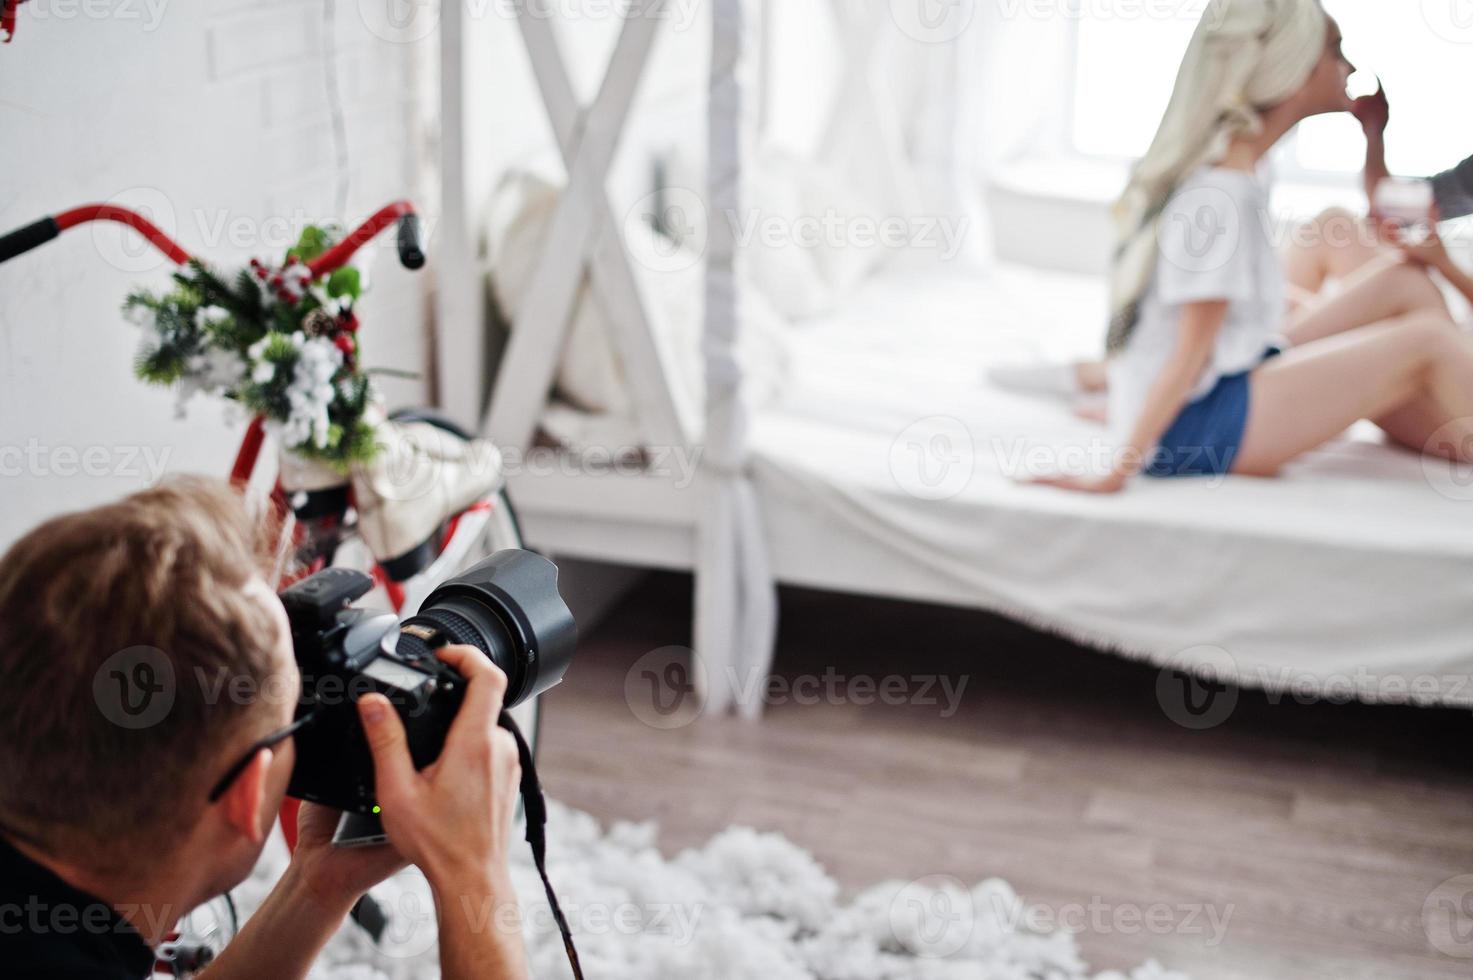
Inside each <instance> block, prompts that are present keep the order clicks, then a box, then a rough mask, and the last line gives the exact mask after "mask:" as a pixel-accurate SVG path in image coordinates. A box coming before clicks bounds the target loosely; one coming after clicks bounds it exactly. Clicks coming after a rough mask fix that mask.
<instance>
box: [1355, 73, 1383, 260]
mask: <svg viewBox="0 0 1473 980" xmlns="http://www.w3.org/2000/svg"><path fill="white" fill-rule="evenodd" d="M1350 112H1351V114H1352V115H1354V116H1355V118H1356V119H1357V120H1358V121H1359V122H1360V128H1361V131H1362V132H1364V133H1365V134H1366V166H1365V174H1364V181H1365V189H1366V199H1367V200H1368V201H1369V202H1370V211H1371V225H1372V227H1375V228H1378V229H1383V231H1384V228H1383V224H1384V219H1383V218H1382V216H1381V215H1379V214H1378V213H1377V212H1376V188H1377V187H1379V186H1380V185H1381V181H1383V180H1385V179H1387V178H1388V177H1390V176H1391V171H1390V170H1389V169H1388V168H1387V166H1386V127H1387V126H1388V125H1389V124H1390V123H1391V103H1390V101H1389V100H1388V99H1387V98H1386V89H1384V88H1382V87H1380V86H1377V88H1376V94H1375V95H1363V96H1361V97H1360V98H1358V99H1356V100H1355V101H1354V102H1352V103H1351V104H1350Z"/></svg>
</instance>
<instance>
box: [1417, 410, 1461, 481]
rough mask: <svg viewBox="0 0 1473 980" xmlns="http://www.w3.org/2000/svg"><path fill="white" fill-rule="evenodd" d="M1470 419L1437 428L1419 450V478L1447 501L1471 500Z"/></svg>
mask: <svg viewBox="0 0 1473 980" xmlns="http://www.w3.org/2000/svg"><path fill="white" fill-rule="evenodd" d="M1470 461H1473V418H1461V419H1453V420H1452V421H1451V422H1447V423H1445V424H1443V425H1441V426H1439V427H1438V428H1437V430H1436V431H1435V432H1433V433H1432V435H1431V436H1429V437H1428V439H1427V442H1426V445H1424V446H1423V447H1422V476H1423V478H1424V479H1426V481H1427V485H1428V486H1430V487H1431V488H1432V489H1433V490H1436V491H1437V492H1438V493H1439V494H1441V495H1442V496H1444V497H1446V498H1448V499H1449V500H1473V462H1470Z"/></svg>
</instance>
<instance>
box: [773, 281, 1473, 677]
mask: <svg viewBox="0 0 1473 980" xmlns="http://www.w3.org/2000/svg"><path fill="white" fill-rule="evenodd" d="M1103 310H1104V301H1103V287H1102V285H1101V284H1100V283H1099V282H1098V281H1096V280H1092V279H1083V278H1078V277H1069V276H1060V275H1055V274H1044V273H1037V272H1030V271H1026V270H1020V269H1008V268H1006V267H1003V268H1001V269H999V270H998V272H997V274H996V275H994V276H992V277H990V278H989V279H987V280H976V279H973V280H959V279H953V280H947V279H943V278H936V277H931V278H926V279H909V280H894V279H892V280H881V281H878V282H875V283H873V284H871V285H869V286H867V287H866V288H865V290H864V291H863V292H861V293H860V294H859V295H857V296H856V297H855V298H854V302H853V304H852V307H851V308H850V309H849V310H848V311H847V312H846V313H845V314H844V315H842V316H836V317H833V318H829V319H827V320H824V321H822V322H816V323H812V324H808V325H806V326H804V327H801V328H798V330H797V331H796V336H795V338H794V340H793V348H792V363H791V376H792V377H793V378H796V379H801V382H800V383H797V384H794V385H792V386H791V388H790V390H789V391H788V392H787V393H786V394H785V395H783V396H782V398H781V399H780V401H779V402H778V403H777V404H776V405H773V406H770V407H769V408H768V409H766V410H764V411H763V412H762V413H761V414H760V415H759V416H758V418H757V419H756V420H755V422H754V428H753V433H752V436H753V446H754V457H755V458H754V466H755V472H756V479H757V486H758V488H759V492H760V494H761V498H762V500H763V506H764V510H765V511H766V512H768V513H770V514H772V515H773V516H774V520H775V522H776V523H777V524H779V525H782V526H783V527H786V528H787V529H789V530H793V529H800V528H801V526H802V523H803V522H808V523H813V524H821V525H823V530H822V531H821V532H819V531H816V532H815V534H814V535H812V536H809V537H808V539H807V541H805V542H801V543H799V542H794V541H792V540H790V537H791V535H790V534H788V533H786V532H784V530H783V529H782V527H779V528H777V529H775V530H774V531H773V534H774V539H773V540H772V541H771V542H770V543H771V546H772V550H773V552H774V555H775V560H776V564H777V567H778V573H779V575H780V576H783V577H787V578H790V579H797V580H803V581H809V582H811V583H813V584H822V581H821V580H822V579H824V578H825V577H826V572H825V570H824V568H823V562H824V561H825V558H824V556H823V555H821V554H820V555H815V554H814V553H813V551H814V548H813V546H812V545H813V543H814V542H817V541H825V540H827V541H841V540H846V539H847V540H851V541H854V542H856V543H857V544H862V545H863V546H865V547H866V548H868V549H869V550H870V551H875V550H879V551H880V552H881V553H883V554H889V555H893V557H894V564H893V566H892V571H891V574H893V575H894V580H893V585H894V589H895V591H896V592H897V593H898V594H900V595H909V596H916V595H920V596H926V595H930V594H932V593H934V592H937V591H938V590H939V587H940V586H941V585H942V583H944V591H945V592H946V595H945V596H944V598H946V599H947V600H948V601H960V602H966V603H970V604H975V605H977V606H980V607H983V608H988V609H992V610H995V611H998V612H1002V613H1006V614H1010V615H1013V616H1017V617H1020V618H1022V619H1025V620H1028V621H1030V622H1033V623H1036V624H1041V625H1045V626H1047V627H1050V628H1052V629H1055V630H1057V631H1059V632H1061V633H1064V634H1066V635H1070V636H1073V637H1075V638H1077V639H1080V640H1083V641H1087V642H1090V643H1092V644H1095V645H1099V646H1104V647H1107V648H1110V649H1114V650H1117V651H1120V652H1123V653H1127V654H1130V655H1135V656H1143V657H1147V658H1149V659H1150V660H1152V661H1156V662H1161V663H1166V662H1173V661H1174V662H1182V660H1183V658H1185V659H1186V660H1187V661H1190V662H1192V663H1201V662H1205V663H1207V664H1209V665H1210V666H1212V667H1213V668H1215V669H1217V670H1218V671H1219V672H1222V671H1232V672H1235V673H1236V674H1237V677H1238V680H1239V681H1240V682H1241V683H1245V684H1248V685H1251V686H1257V687H1263V688H1267V689H1270V690H1275V691H1285V690H1288V691H1299V692H1306V693H1307V692H1311V691H1313V692H1318V693H1320V694H1322V695H1328V696H1334V697H1349V696H1351V695H1352V694H1353V695H1355V696H1357V697H1359V698H1361V699H1363V700H1370V701H1402V700H1408V699H1413V700H1420V701H1435V702H1439V703H1447V704H1473V691H1470V690H1469V689H1468V688H1469V686H1470V685H1469V681H1468V676H1469V674H1470V671H1473V631H1470V630H1469V628H1468V627H1469V626H1470V625H1473V519H1470V518H1473V474H1469V473H1468V472H1467V471H1456V470H1454V469H1453V468H1451V467H1450V466H1449V465H1448V464H1443V463H1440V462H1430V461H1429V462H1424V461H1422V460H1420V459H1419V458H1418V457H1417V456H1415V455H1414V454H1411V453H1409V452H1405V451H1403V450H1399V449H1395V448H1391V447H1388V446H1384V445H1381V444H1380V443H1379V440H1378V438H1377V437H1376V435H1375V434H1374V430H1369V431H1365V432H1363V431H1360V430H1355V431H1354V432H1353V433H1352V435H1351V436H1350V437H1349V438H1346V439H1343V440H1340V441H1337V442H1335V443H1333V444H1331V445H1329V446H1327V447H1325V448H1323V449H1322V450H1320V451H1318V452H1315V453H1313V454H1311V455H1310V456H1309V457H1307V458H1306V459H1304V460H1303V461H1301V462H1299V463H1297V464H1295V465H1294V466H1292V467H1291V468H1289V469H1288V470H1287V471H1286V472H1285V474H1284V475H1283V476H1282V477H1280V478H1278V479H1274V480H1253V479H1247V478H1232V477H1230V478H1226V479H1224V480H1171V481H1154V480H1146V479H1140V480H1137V481H1135V482H1134V483H1133V484H1132V485H1131V486H1130V487H1129V488H1128V489H1127V490H1126V492H1124V493H1123V494H1120V495H1116V496H1111V497H1102V498H1096V497H1088V496H1084V495H1078V494H1069V493H1065V492H1062V491H1055V490H1050V489H1042V488H1036V487H1024V486H1019V485H1017V484H1015V483H1014V482H1013V481H1011V480H1010V479H1008V478H1007V476H1005V475H1004V474H1005V473H1007V472H1010V471H1013V470H1015V469H1016V466H1010V465H1009V464H1010V461H1012V462H1013V463H1016V462H1017V461H1018V460H1020V459H1026V458H1028V457H1026V456H1022V455H1020V454H1022V453H1024V452H1025V451H1027V450H1033V451H1034V452H1041V453H1042V455H1040V456H1039V457H1038V458H1037V459H1036V460H1034V461H1035V462H1036V463H1045V462H1046V461H1047V460H1048V459H1049V458H1051V457H1053V456H1055V455H1056V454H1057V451H1058V450H1060V449H1062V448H1064V447H1071V446H1073V447H1082V446H1089V445H1090V444H1092V443H1094V444H1102V442H1103V438H1104V433H1103V430H1102V429H1101V428H1100V427H1097V426H1094V425H1092V424H1091V423H1088V422H1084V421H1081V420H1078V419H1075V418H1073V417H1072V416H1071V415H1070V413H1069V412H1068V411H1067V409H1066V408H1064V407H1063V406H1062V405H1053V404H1049V403H1047V402H1042V401H1039V400H1036V399H1030V398H1025V397H1019V396H1015V395H1010V394H1007V393H1004V392H1000V391H997V390H993V389H990V388H989V387H987V386H986V385H985V384H984V383H983V382H982V381H981V376H980V372H981V370H982V368H983V366H984V365H985V364H987V363H989V362H993V361H1004V360H1005V361H1016V360H1019V359H1027V358H1028V357H1034V356H1037V357H1064V356H1072V355H1079V354H1089V353H1091V352H1093V351H1094V350H1096V349H1097V347H1098V338H1099V335H1100V329H1101V327H1100V324H1101V323H1102V322H1103ZM968 443H969V444H968ZM918 447H919V448H918ZM923 461H924V462H925V463H926V464H927V465H928V466H929V469H928V470H927V471H925V472H924V473H923V472H922V471H921V470H920V469H918V466H919V465H920V463H921V462H923ZM943 467H947V468H946V469H943ZM927 480H929V481H931V483H934V484H935V486H934V487H933V486H931V485H930V484H928V483H927ZM952 491H954V493H953V492H952ZM935 497H941V499H932V498H935ZM783 515H785V516H783ZM795 515H796V516H795ZM836 536H837V537H836ZM833 554H834V557H833V559H832V560H833V561H834V562H836V563H837V562H843V561H847V560H849V559H847V558H845V557H844V549H842V548H836V549H834V551H833ZM795 570H796V571H795ZM830 571H831V572H832V573H833V577H834V578H836V579H837V580H839V581H843V580H844V578H845V576H844V574H843V573H842V571H841V570H840V569H839V568H837V567H835V568H833V569H831V570H830ZM785 572H792V574H785ZM850 577H851V578H852V575H851V576H850ZM871 577H873V576H871ZM885 586H886V583H885V581H883V580H880V581H875V582H874V583H873V587H872V588H870V589H867V591H875V592H880V591H884V590H885Z"/></svg>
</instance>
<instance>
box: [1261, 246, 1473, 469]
mask: <svg viewBox="0 0 1473 980" xmlns="http://www.w3.org/2000/svg"><path fill="white" fill-rule="evenodd" d="M1357 275H1358V278H1357V279H1356V281H1355V282H1354V283H1353V284H1351V285H1350V286H1349V287H1347V288H1346V289H1345V291H1344V292H1342V293H1340V295H1338V296H1335V297H1333V298H1331V299H1329V300H1326V301H1325V302H1323V303H1321V304H1319V305H1318V306H1315V307H1314V308H1312V309H1309V310H1307V311H1305V312H1303V313H1301V314H1300V315H1299V316H1297V317H1296V318H1294V319H1293V320H1291V321H1290V324H1289V327H1288V329H1287V330H1286V331H1285V334H1286V335H1287V336H1288V338H1289V341H1290V343H1292V344H1294V345H1295V346H1300V345H1303V344H1307V343H1312V342H1313V341H1316V340H1321V339H1323V338H1325V337H1329V336H1333V335H1334V334H1337V333H1343V332H1345V331H1347V330H1353V329H1355V328H1357V327H1363V326H1366V325H1368V324H1372V323H1380V322H1382V321H1385V320H1392V319H1395V318H1398V317H1404V316H1408V315H1410V314H1414V313H1419V312H1424V313H1429V314H1435V315H1437V316H1438V317H1440V318H1442V319H1443V321H1444V323H1445V325H1446V326H1447V327H1448V328H1450V329H1455V328H1454V325H1453V322H1452V319H1451V316H1450V314H1449V313H1448V309H1447V303H1446V301H1445V300H1444V299H1443V297H1442V291H1441V290H1440V289H1438V288H1437V285H1436V283H1434V282H1433V281H1432V278H1431V276H1429V275H1428V274H1427V272H1426V271H1425V270H1424V269H1420V268H1418V267H1416V266H1413V265H1407V264H1396V265H1389V266H1388V265H1385V264H1384V263H1381V262H1379V261H1377V262H1374V263H1373V264H1372V265H1368V266H1364V267H1362V269H1361V270H1359V271H1358V273H1357ZM1374 421H1375V423H1376V424H1377V425H1379V426H1380V427H1381V428H1382V429H1383V430H1384V431H1385V432H1386V434H1387V435H1388V436H1390V437H1391V438H1392V439H1393V440H1394V441H1396V442H1399V443H1401V444H1402V445H1404V446H1407V447H1408V448H1410V449H1415V450H1418V451H1421V450H1422V448H1423V447H1424V446H1425V445H1426V444H1427V439H1428V437H1429V436H1430V435H1431V434H1432V432H1433V431H1435V430H1436V428H1437V427H1438V426H1439V425H1441V424H1442V422H1444V421H1446V418H1445V416H1444V413H1443V410H1442V407H1441V406H1439V405H1437V404H1436V403H1435V402H1433V401H1431V400H1430V399H1429V398H1428V396H1426V395H1421V396H1418V397H1416V398H1414V399H1412V400H1411V401H1410V402H1408V403H1407V404H1405V405H1401V406H1398V407H1397V408H1395V409H1393V410H1392V411H1390V412H1387V413H1386V414H1384V415H1379V416H1375V417H1374Z"/></svg>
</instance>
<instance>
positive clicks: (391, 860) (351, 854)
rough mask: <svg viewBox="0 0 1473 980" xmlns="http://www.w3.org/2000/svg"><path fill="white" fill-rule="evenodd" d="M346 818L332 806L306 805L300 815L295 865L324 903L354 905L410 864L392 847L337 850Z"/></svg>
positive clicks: (293, 860) (308, 886) (314, 893)
mask: <svg viewBox="0 0 1473 980" xmlns="http://www.w3.org/2000/svg"><path fill="white" fill-rule="evenodd" d="M341 816H342V814H341V813H339V812H338V811H337V810H334V809H332V808H331V807H325V806H320V805H318V804H316V803H303V804H302V808H301V810H300V812H299V813H298V814H297V849H296V851H294V852H293V853H292V863H293V864H296V865H297V866H298V867H299V869H300V871H301V874H302V881H303V883H304V884H305V885H306V886H307V888H308V889H309V890H310V891H311V892H312V894H313V895H315V896H317V897H318V898H319V899H320V900H321V901H322V902H323V903H324V904H332V903H341V902H346V903H347V904H348V905H350V906H351V905H352V904H353V903H354V902H356V901H358V899H359V898H360V897H362V895H363V893H364V892H366V891H368V890H369V889H370V888H372V887H373V886H374V885H376V884H378V883H379V882H381V881H383V880H384V879H385V878H388V877H389V876H390V875H392V874H394V873H396V872H398V871H400V870H402V869H403V868H404V867H406V866H407V865H408V862H407V861H406V860H405V859H404V857H403V855H401V854H400V853H399V852H398V851H397V850H395V849H394V848H393V847H392V846H391V845H388V844H380V845H378V846H376V847H333V844H332V835H333V832H334V831H335V830H336V829H337V825H338V818H340V817H341Z"/></svg>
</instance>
